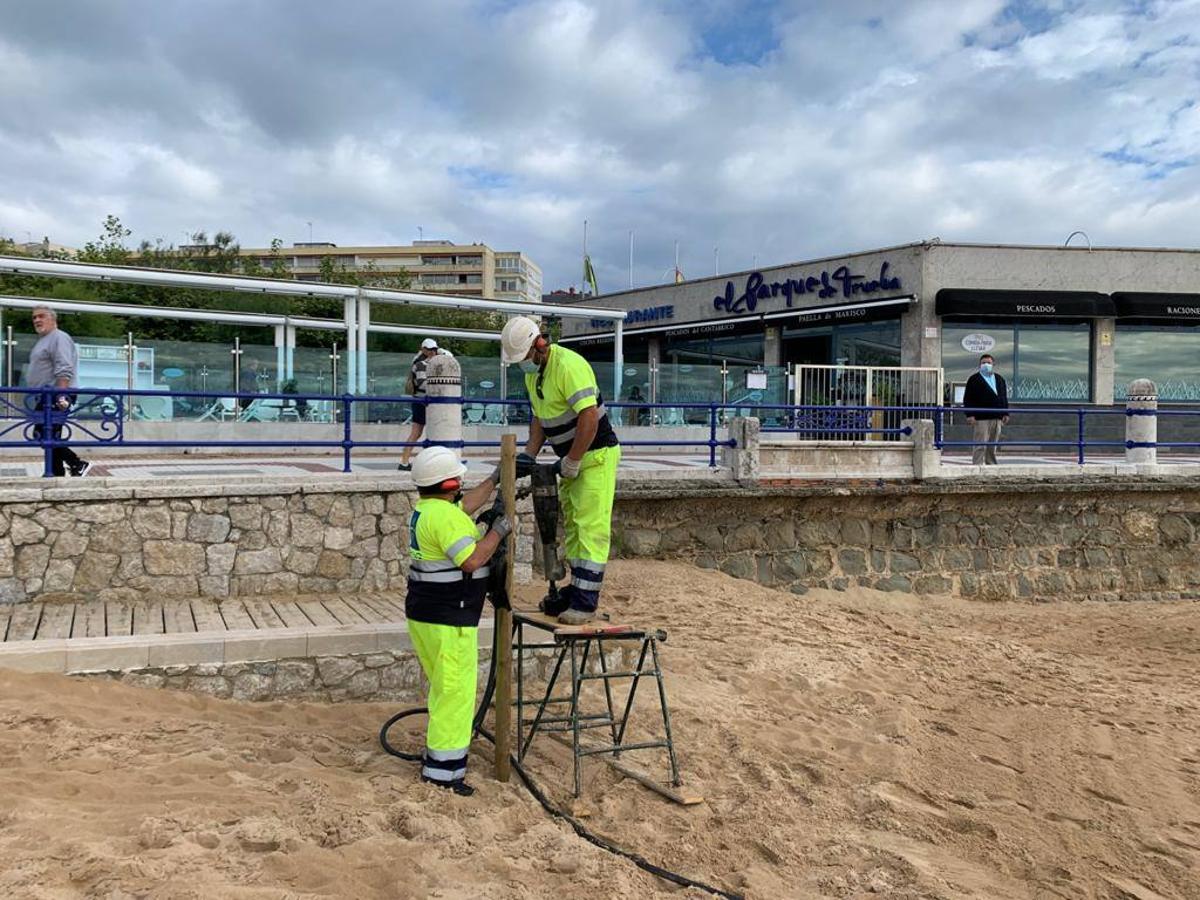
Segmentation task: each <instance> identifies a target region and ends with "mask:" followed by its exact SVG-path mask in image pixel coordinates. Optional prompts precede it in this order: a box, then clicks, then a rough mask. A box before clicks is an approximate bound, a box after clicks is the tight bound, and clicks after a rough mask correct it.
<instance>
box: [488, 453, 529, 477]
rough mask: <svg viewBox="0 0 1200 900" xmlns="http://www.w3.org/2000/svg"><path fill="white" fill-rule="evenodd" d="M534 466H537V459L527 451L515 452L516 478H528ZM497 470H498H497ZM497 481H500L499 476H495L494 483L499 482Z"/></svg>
mask: <svg viewBox="0 0 1200 900" xmlns="http://www.w3.org/2000/svg"><path fill="white" fill-rule="evenodd" d="M535 468H537V459H536V458H535V457H533V456H531V455H530V454H528V453H518V454H517V477H518V478H528V477H529V476H530V475H532V474H533V470H534V469H535ZM497 471H499V470H497ZM499 483H500V479H499V476H497V479H496V484H499Z"/></svg>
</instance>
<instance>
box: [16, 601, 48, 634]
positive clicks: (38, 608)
mask: <svg viewBox="0 0 1200 900" xmlns="http://www.w3.org/2000/svg"><path fill="white" fill-rule="evenodd" d="M41 620H42V604H40V603H20V604H18V605H17V607H16V608H15V609H14V610H13V611H12V618H11V619H10V620H9V622H8V640H9V641H10V642H12V641H32V640H33V636H34V635H35V634H37V628H38V622H40V621H41Z"/></svg>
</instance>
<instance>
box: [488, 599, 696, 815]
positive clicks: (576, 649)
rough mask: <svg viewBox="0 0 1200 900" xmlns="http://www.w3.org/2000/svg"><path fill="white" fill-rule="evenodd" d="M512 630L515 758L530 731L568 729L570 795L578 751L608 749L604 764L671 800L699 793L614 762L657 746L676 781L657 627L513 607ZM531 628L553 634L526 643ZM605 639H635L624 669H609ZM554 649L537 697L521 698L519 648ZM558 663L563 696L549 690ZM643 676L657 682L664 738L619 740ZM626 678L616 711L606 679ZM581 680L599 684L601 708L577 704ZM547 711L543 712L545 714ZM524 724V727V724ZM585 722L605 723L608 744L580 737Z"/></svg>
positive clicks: (661, 635) (688, 799)
mask: <svg viewBox="0 0 1200 900" xmlns="http://www.w3.org/2000/svg"><path fill="white" fill-rule="evenodd" d="M512 617H513V631H514V632H515V638H516V640H515V644H514V647H515V649H516V651H517V652H516V657H517V661H516V662H517V665H516V668H517V678H516V680H517V697H516V707H517V759H518V760H520V761H522V762H523V761H524V760H525V755H526V754H527V753H528V752H529V748H530V746H531V745H532V743H533V739H534V736H535V735H537V733H538V732H539V731H542V732H570V733H571V751H572V755H573V757H574V770H575V771H574V775H575V797H576V798H578V797H579V795H580V793H581V791H582V787H583V784H582V778H583V776H582V764H583V757H585V756H593V755H596V754H611V757H608V758H607V762H608V764H609V765H610V766H612V767H613V768H615V769H617V771H619V772H621V773H622V774H624V775H627V776H629V777H631V778H635V779H636V780H638V781H640V782H641V783H642V784H644V785H646V786H647V787H649V788H651V789H652V790H655V791H657V792H658V793H660V794H662V795H663V796H666V797H669V798H670V799H672V800H675V801H676V802H677V803H684V804H689V805H690V804H691V803H699V802H702V798H700V797H695V796H691V795H686V796H685V795H683V794H681V793H679V792H678V791H672V790H669V789H667V788H665V787H664V786H662V785H661V784H659V783H658V782H657V781H654V780H653V779H651V778H650V777H649V776H647V775H644V774H642V773H641V772H638V771H636V770H633V769H629V768H627V767H626V766H623V765H621V764H620V763H619V762H617V759H618V758H619V757H620V754H621V753H624V752H627V751H630V750H650V749H655V748H663V749H665V750H666V751H667V757H668V759H669V760H670V784H671V785H672V786H674V787H675V788H678V787H680V784H681V782H680V779H679V766H678V764H677V763H676V760H675V745H674V742H673V739H672V737H671V713H670V711H669V710H668V709H667V692H666V688H665V687H664V686H663V678H662V669H661V667H660V666H659V661H658V642H659V641H665V640H666V639H667V635H666V633H665V632H663V631H659V630H656V631H645V630H643V629H640V628H634V627H632V626H628V625H612V624H609V623H607V622H596V623H589V624H587V625H561V624H559V623H558V621H557V620H555V619H554V618H552V617H550V616H547V615H544V614H543V613H540V612H527V611H523V610H516V609H514V610H513V613H512ZM526 627H530V628H536V629H539V630H542V631H548V632H550V634H551V635H552V637H553V640H552V641H550V642H540V643H526V641H525V628H526ZM609 641H635V642H638V643H640V644H641V651H640V653H639V654H638V661H637V665H636V666H635V667H634V668H633V669H631V670H628V671H623V670H620V671H609V668H608V661H607V660H606V659H605V657H604V650H605V644H606V643H607V642H609ZM527 650H555V651H557V653H556V658H555V661H554V668H553V670H552V671H551V674H550V680H549V682H548V683H547V685H546V693H545V695H544V696H543V697H541V699H528V700H527V699H526V698H525V687H526V686H525V673H524V662H525V651H527ZM647 656H649V657H650V660H651V664H652V667H651V668H649V669H647V668H645V665H646V657H647ZM593 658H594V659H596V660H597V663H596V665H595V666H594V667H593V668H594V669H595V670H594V671H588V663H589V662H590V661H591V660H592V659H593ZM564 665H565V666H566V667H567V668H568V669H569V674H570V693H569V694H568V695H566V696H559V697H556V696H554V688H555V685H556V684H558V681H559V677H560V675H561V674H562V672H563V668H564ZM643 678H653V679H654V681H655V683H656V684H657V686H658V701H659V706H660V708H661V710H662V722H663V728H664V730H665V732H666V739H665V740H648V741H640V742H634V743H626V742H625V732H626V727H627V726H628V724H629V714H630V712H631V711H632V709H633V701H634V699H635V698H636V696H637V689H638V685H639V683H640V682H641V680H642V679H643ZM620 679H629V681H630V684H629V695H628V696H627V697H626V698H625V706H624V710H623V711H622V712H621V714H620V716H618V715H617V708H616V706H615V705H614V702H613V686H612V682H613V681H616V680H620ZM586 681H601V682H602V683H603V684H604V699H605V705H606V707H607V711H606V712H601V713H585V712H584V711H583V710H582V709H581V705H580V688H581V687H582V685H583V684H584V682H586ZM564 704H565V705H566V706H567V707H568V709H567V712H566V714H565V715H554V714H553V713H554V710H553V709H551V707H554V706H562V705H564ZM527 707H534V708H535V709H536V712H535V714H534V716H533V718H532V719H527V718H526V717H525V709H526V708H527ZM548 713H549V714H548ZM526 726H528V729H526ZM589 728H608V729H609V732H608V734H609V737H610V739H611V741H612V743H611V744H603V745H592V744H590V743H589V744H584V743H582V742H581V741H580V732H582V731H583V730H584V729H589Z"/></svg>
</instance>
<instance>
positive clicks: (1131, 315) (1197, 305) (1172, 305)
mask: <svg viewBox="0 0 1200 900" xmlns="http://www.w3.org/2000/svg"><path fill="white" fill-rule="evenodd" d="M1112 298H1113V303H1114V304H1115V305H1116V307H1117V318H1119V319H1159V320H1161V321H1163V322H1181V323H1183V324H1195V323H1200V294H1143V293H1126V292H1118V293H1115V294H1113V295H1112Z"/></svg>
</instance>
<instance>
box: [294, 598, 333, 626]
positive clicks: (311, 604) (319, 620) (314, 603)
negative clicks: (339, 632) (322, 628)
mask: <svg viewBox="0 0 1200 900" xmlns="http://www.w3.org/2000/svg"><path fill="white" fill-rule="evenodd" d="M296 606H297V607H298V608H299V609H300V611H301V612H303V613H304V615H305V616H307V617H308V620H309V621H310V622H312V623H313V624H314V625H337V624H338V620H337V619H335V618H334V617H333V615H332V614H331V613H330V612H329V610H327V609H326V608H325V607H324V606H322V605H321V602H320V601H319V600H297V601H296Z"/></svg>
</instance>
